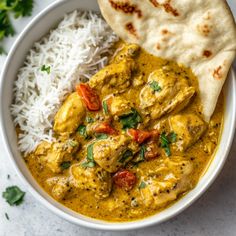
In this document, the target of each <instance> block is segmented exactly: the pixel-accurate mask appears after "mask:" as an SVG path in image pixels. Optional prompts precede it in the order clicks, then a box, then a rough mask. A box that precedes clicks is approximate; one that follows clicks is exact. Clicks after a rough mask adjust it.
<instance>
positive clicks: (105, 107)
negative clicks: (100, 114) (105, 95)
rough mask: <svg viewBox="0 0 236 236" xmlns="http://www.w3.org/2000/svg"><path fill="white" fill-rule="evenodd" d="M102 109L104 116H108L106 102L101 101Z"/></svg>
mask: <svg viewBox="0 0 236 236" xmlns="http://www.w3.org/2000/svg"><path fill="white" fill-rule="evenodd" d="M102 107H103V111H104V113H105V115H108V105H107V101H103V102H102Z"/></svg>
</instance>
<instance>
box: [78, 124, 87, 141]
mask: <svg viewBox="0 0 236 236" xmlns="http://www.w3.org/2000/svg"><path fill="white" fill-rule="evenodd" d="M77 132H78V133H79V134H80V135H81V136H83V137H84V138H85V139H87V138H88V134H87V130H86V126H85V125H80V126H79V128H78V130H77Z"/></svg>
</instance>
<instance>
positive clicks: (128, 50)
mask: <svg viewBox="0 0 236 236" xmlns="http://www.w3.org/2000/svg"><path fill="white" fill-rule="evenodd" d="M139 52H140V46H139V45H137V44H126V45H124V46H123V47H122V48H121V49H119V50H118V51H117V52H116V54H115V56H114V58H112V60H111V63H117V62H120V61H122V60H123V59H126V58H135V57H136V56H138V54H139Z"/></svg>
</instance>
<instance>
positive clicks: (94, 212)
mask: <svg viewBox="0 0 236 236" xmlns="http://www.w3.org/2000/svg"><path fill="white" fill-rule="evenodd" d="M201 110H202V107H201V101H200V98H199V89H198V81H197V79H196V77H195V76H194V75H193V74H192V73H191V71H190V70H189V69H187V68H185V67H183V66H182V65H178V64H176V63H174V62H171V61H167V60H162V59H160V58H156V57H154V56H152V55H150V54H148V53H147V52H145V51H144V50H143V49H141V48H140V47H139V46H137V45H135V44H125V43H123V42H119V43H118V44H117V51H116V53H115V55H114V56H113V57H112V58H111V59H110V63H109V65H108V66H106V67H105V68H103V69H101V70H100V71H99V72H98V73H97V74H95V75H94V76H93V77H92V78H91V79H90V80H89V82H87V83H80V84H78V85H77V86H76V89H75V91H74V92H73V93H71V94H70V95H68V97H67V98H66V100H65V101H64V103H63V105H62V106H61V108H60V109H59V110H58V112H57V114H56V116H55V119H54V127H53V128H54V132H55V141H54V142H53V143H48V142H42V143H40V144H39V146H38V147H37V149H36V150H35V151H34V152H33V153H31V154H29V155H28V156H27V157H26V158H25V161H26V163H27V165H28V167H29V169H30V171H31V173H32V175H33V176H34V177H35V179H36V180H37V181H38V183H39V184H40V185H41V186H42V187H43V189H45V190H46V191H47V192H48V193H49V194H50V195H51V196H52V197H53V198H54V199H56V200H57V201H59V202H60V203H62V204H63V205H65V206H66V207H68V208H70V209H72V210H74V211H76V212H79V213H81V214H83V215H86V216H89V217H93V218H97V219H102V220H107V221H130V220H137V219H140V218H145V217H147V216H150V215H153V214H155V213H156V212H158V211H161V210H163V209H164V208H166V207H168V206H170V204H172V203H174V202H175V201H176V200H178V199H179V198H180V197H181V196H183V195H184V194H186V193H187V192H188V191H189V190H191V189H192V188H194V186H195V185H196V184H197V182H198V180H199V178H200V176H201V175H202V173H203V172H204V170H205V169H206V168H207V166H208V164H209V162H210V160H211V158H212V156H213V155H214V151H215V150H216V147H217V144H218V141H219V137H220V131H221V126H222V119H223V95H221V96H220V98H219V101H218V104H217V107H216V110H215V113H214V115H213V116H212V119H211V120H210V122H209V123H206V122H205V121H204V120H203V116H202V114H201Z"/></svg>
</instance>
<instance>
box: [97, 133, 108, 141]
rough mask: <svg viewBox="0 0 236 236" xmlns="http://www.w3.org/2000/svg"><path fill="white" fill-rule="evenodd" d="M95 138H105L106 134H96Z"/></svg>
mask: <svg viewBox="0 0 236 236" xmlns="http://www.w3.org/2000/svg"><path fill="white" fill-rule="evenodd" d="M95 136H96V139H97V140H102V139H107V138H108V135H107V134H96V135H95Z"/></svg>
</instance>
